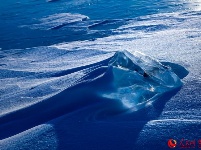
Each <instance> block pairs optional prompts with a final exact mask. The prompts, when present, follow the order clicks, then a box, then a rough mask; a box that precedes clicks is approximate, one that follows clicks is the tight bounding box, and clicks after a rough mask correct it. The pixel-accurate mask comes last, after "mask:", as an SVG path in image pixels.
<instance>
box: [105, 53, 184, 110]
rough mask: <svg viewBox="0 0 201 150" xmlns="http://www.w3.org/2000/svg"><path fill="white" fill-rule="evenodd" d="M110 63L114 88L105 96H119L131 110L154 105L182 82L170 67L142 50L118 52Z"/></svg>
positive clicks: (115, 97) (116, 97)
mask: <svg viewBox="0 0 201 150" xmlns="http://www.w3.org/2000/svg"><path fill="white" fill-rule="evenodd" d="M108 66H109V67H110V68H111V72H112V74H113V83H112V84H113V87H114V90H113V91H112V92H109V93H104V94H103V96H104V97H107V98H112V99H118V100H120V101H121V102H122V103H123V105H124V106H126V107H128V108H131V109H132V110H138V109H140V108H142V107H144V106H146V105H148V104H151V103H152V102H153V101H154V100H156V99H158V98H159V97H160V96H162V95H163V94H164V93H166V92H168V91H171V90H173V89H176V88H178V87H180V86H181V85H182V82H181V80H180V78H179V77H178V76H177V75H176V74H175V73H174V72H173V71H172V70H171V68H170V67H167V66H164V65H162V64H161V63H160V62H158V61H157V60H154V59H152V58H151V57H149V56H146V55H144V54H142V53H139V52H135V53H134V54H131V53H129V52H128V51H119V52H116V54H115V55H114V57H113V58H112V59H111V60H110V62H109V65H108Z"/></svg>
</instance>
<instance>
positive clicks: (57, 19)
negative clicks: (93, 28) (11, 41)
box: [21, 13, 89, 30]
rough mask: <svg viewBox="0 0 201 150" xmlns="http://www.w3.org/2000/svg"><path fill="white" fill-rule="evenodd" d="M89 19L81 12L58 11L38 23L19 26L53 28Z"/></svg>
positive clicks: (42, 28)
mask: <svg viewBox="0 0 201 150" xmlns="http://www.w3.org/2000/svg"><path fill="white" fill-rule="evenodd" d="M87 19H89V17H87V16H85V15H81V14H71V13H58V14H53V15H50V16H47V17H44V18H42V19H40V20H39V23H37V24H33V25H24V26H21V27H30V28H31V29H40V30H53V29H59V28H62V27H63V26H66V25H70V24H74V23H78V22H82V21H85V20H87Z"/></svg>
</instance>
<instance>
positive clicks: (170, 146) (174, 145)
mask: <svg viewBox="0 0 201 150" xmlns="http://www.w3.org/2000/svg"><path fill="white" fill-rule="evenodd" d="M168 146H169V148H175V147H176V146H177V141H176V140H173V139H169V140H168Z"/></svg>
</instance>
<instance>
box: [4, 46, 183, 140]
mask: <svg viewBox="0 0 201 150" xmlns="http://www.w3.org/2000/svg"><path fill="white" fill-rule="evenodd" d="M35 49H36V51H35V50H34V49H31V51H30V50H25V51H22V52H20V51H19V52H18V53H17V54H13V56H11V57H10V58H9V56H7V57H6V56H5V57H4V58H1V59H2V62H3V63H4V65H1V66H0V67H1V73H0V78H1V80H0V82H1V84H3V85H5V86H4V87H1V89H0V92H1V96H0V103H1V105H0V107H1V109H0V110H1V116H0V124H1V125H0V132H1V133H2V134H1V136H0V138H1V139H4V138H7V137H10V136H13V135H15V134H17V133H20V132H22V131H24V130H27V129H30V128H32V127H34V126H36V125H39V124H41V123H45V122H47V121H49V120H52V119H55V118H58V117H59V116H62V115H64V114H67V113H69V112H72V111H76V110H79V109H82V108H85V107H89V106H93V105H94V104H98V105H99V107H98V109H97V110H96V112H97V115H100V112H105V111H107V112H113V113H114V112H121V111H125V110H131V111H137V110H138V109H141V108H143V107H145V106H147V105H149V104H151V102H153V101H154V100H157V99H158V98H159V97H160V96H162V95H163V94H164V93H166V92H168V91H171V90H173V89H175V88H178V87H180V86H181V85H182V82H181V81H180V79H179V77H178V76H177V75H176V74H174V72H172V70H171V68H170V67H167V66H164V65H162V64H161V63H160V62H158V61H156V60H154V59H152V58H150V57H148V56H146V55H144V54H141V53H138V52H135V53H133V54H131V53H129V52H128V51H118V52H116V53H115V54H114V53H112V52H101V51H92V50H85V51H84V50H77V51H71V52H69V51H64V50H58V49H52V48H49V49H48V50H46V52H47V53H46V52H45V49H43V53H44V54H45V53H46V54H45V55H44V54H43V55H40V56H39V55H38V54H37V53H38V52H39V51H38V50H39V49H38V48H35ZM50 51H51V54H50ZM14 55H17V56H14ZM34 56H38V57H34ZM14 58H16V59H14ZM6 60H10V61H9V62H8V61H6ZM17 62H18V63H17ZM47 62H48V63H47ZM16 64H17V66H16ZM41 64H43V65H42V66H41ZM104 103H108V105H106V106H105V105H102V104H104ZM114 104H115V105H114ZM39 110H40V112H38V111H39ZM16 124H19V125H20V124H23V126H16ZM8 131H9V132H8Z"/></svg>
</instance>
